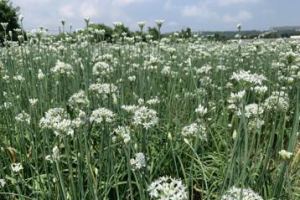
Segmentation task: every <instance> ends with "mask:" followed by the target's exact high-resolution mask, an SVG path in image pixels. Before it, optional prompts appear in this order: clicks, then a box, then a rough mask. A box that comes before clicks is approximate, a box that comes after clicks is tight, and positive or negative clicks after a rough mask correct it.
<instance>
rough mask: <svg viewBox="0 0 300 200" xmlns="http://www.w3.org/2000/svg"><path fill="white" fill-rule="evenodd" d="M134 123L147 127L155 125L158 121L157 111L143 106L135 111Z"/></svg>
mask: <svg viewBox="0 0 300 200" xmlns="http://www.w3.org/2000/svg"><path fill="white" fill-rule="evenodd" d="M133 123H134V124H135V125H142V126H143V127H144V128H145V129H148V128H150V127H153V126H155V125H156V124H157V123H158V117H157V112H156V111H155V110H153V109H149V108H147V107H145V106H142V107H140V108H138V109H136V110H135V111H134V116H133Z"/></svg>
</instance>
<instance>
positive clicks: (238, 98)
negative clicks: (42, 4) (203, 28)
mask: <svg viewBox="0 0 300 200" xmlns="http://www.w3.org/2000/svg"><path fill="white" fill-rule="evenodd" d="M161 25H162V24H161ZM161 25H160V26H161ZM159 28H160V27H159ZM88 32H89V34H86V33H85V34H83V33H82V34H78V35H76V37H71V36H69V35H68V34H65V37H63V38H61V39H60V40H56V39H55V37H54V36H51V35H48V34H47V33H46V32H45V31H42V30H39V31H37V32H36V33H32V34H28V35H27V36H26V37H27V40H26V41H24V36H22V33H20V37H19V42H12V41H10V40H6V41H5V43H4V45H3V47H0V91H1V92H0V148H1V150H0V169H1V170H0V199H72V200H76V199H78V200H79V199H99V200H100V199H116V200H123V199H128V200H133V199H140V200H144V199H168V200H183V199H195V200H214V199H220V200H231V199H232V200H235V199H236V200H238V199H248V200H249V199H250V200H260V199H264V200H271V199H273V200H281V199H282V200H296V199H300V145H299V130H300V129H299V120H300V42H297V41H286V40H282V39H279V40H274V41H270V42H264V41H261V40H253V41H247V42H246V41H243V40H237V41H228V42H222V43H221V42H215V41H211V40H208V39H207V38H205V37H203V36H201V35H195V36H194V37H192V38H188V39H182V38H179V37H178V36H176V35H173V34H172V35H169V36H167V37H162V38H160V39H159V40H158V41H154V40H151V37H146V38H147V39H146V40H142V39H141V37H135V38H133V37H127V36H126V35H124V34H123V35H122V34H120V35H118V37H116V40H115V41H114V42H112V43H109V42H105V41H100V42H98V43H95V42H93V39H94V38H95V37H97V38H100V40H101V35H102V32H101V31H100V32H99V31H97V30H93V29H88Z"/></svg>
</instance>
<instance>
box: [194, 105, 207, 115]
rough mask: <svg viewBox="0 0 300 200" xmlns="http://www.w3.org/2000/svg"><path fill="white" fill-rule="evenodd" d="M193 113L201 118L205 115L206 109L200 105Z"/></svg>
mask: <svg viewBox="0 0 300 200" xmlns="http://www.w3.org/2000/svg"><path fill="white" fill-rule="evenodd" d="M195 112H196V113H197V114H199V115H200V116H201V117H203V116H204V115H205V114H206V113H207V108H205V107H203V106H202V105H201V104H200V105H199V106H198V108H196V109H195Z"/></svg>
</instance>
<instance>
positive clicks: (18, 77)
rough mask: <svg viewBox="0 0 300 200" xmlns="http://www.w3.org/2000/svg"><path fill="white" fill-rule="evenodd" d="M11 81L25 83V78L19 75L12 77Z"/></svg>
mask: <svg viewBox="0 0 300 200" xmlns="http://www.w3.org/2000/svg"><path fill="white" fill-rule="evenodd" d="M13 79H14V80H16V81H20V82H23V81H25V78H24V77H23V76H21V75H16V76H14V77H13Z"/></svg>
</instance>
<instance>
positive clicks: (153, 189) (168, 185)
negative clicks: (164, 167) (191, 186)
mask: <svg viewBox="0 0 300 200" xmlns="http://www.w3.org/2000/svg"><path fill="white" fill-rule="evenodd" d="M148 192H149V195H150V197H151V199H156V200H166V199H172V200H187V199H188V194H187V188H186V186H185V185H184V184H183V183H182V181H181V180H180V179H174V178H171V177H166V176H163V177H160V178H159V179H157V180H155V181H153V182H152V183H151V184H150V185H149V187H148Z"/></svg>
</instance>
